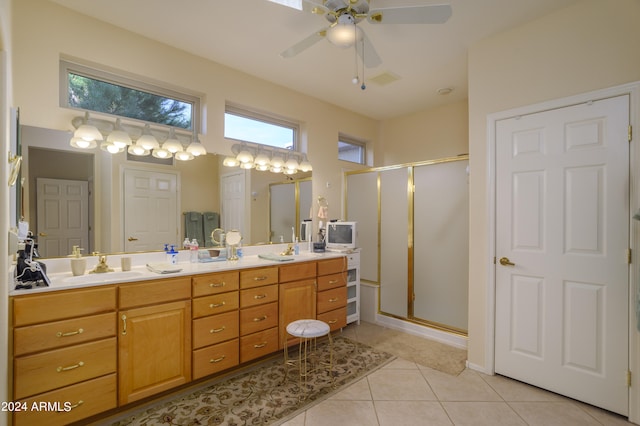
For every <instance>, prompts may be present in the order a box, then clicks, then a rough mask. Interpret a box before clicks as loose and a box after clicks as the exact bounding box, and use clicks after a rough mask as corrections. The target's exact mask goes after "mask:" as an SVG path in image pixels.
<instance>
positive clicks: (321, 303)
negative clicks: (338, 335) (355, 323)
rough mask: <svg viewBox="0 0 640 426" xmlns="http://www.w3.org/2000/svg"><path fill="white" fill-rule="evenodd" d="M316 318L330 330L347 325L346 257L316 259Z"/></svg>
mask: <svg viewBox="0 0 640 426" xmlns="http://www.w3.org/2000/svg"><path fill="white" fill-rule="evenodd" d="M317 280H318V297H317V314H318V316H317V318H318V319H319V320H322V321H324V322H326V323H327V324H329V327H331V331H335V330H339V329H341V328H343V327H345V326H346V325H347V258H346V257H338V258H334V259H326V260H320V261H318V278H317Z"/></svg>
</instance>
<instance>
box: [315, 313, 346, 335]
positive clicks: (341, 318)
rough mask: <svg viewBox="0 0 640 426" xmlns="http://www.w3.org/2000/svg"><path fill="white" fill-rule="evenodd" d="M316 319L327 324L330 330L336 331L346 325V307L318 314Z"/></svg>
mask: <svg viewBox="0 0 640 426" xmlns="http://www.w3.org/2000/svg"><path fill="white" fill-rule="evenodd" d="M318 319H319V320H320V321H324V322H326V323H327V324H329V327H331V331H336V330H339V329H341V328H342V327H346V326H347V308H346V307H344V308H338V309H334V310H333V311H329V312H324V313H322V314H318Z"/></svg>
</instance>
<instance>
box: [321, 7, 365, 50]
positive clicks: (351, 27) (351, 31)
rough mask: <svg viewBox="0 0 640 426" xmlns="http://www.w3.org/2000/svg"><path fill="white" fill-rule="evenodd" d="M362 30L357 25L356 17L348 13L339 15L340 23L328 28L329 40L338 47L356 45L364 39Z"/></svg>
mask: <svg viewBox="0 0 640 426" xmlns="http://www.w3.org/2000/svg"><path fill="white" fill-rule="evenodd" d="M362 37H363V35H362V30H361V29H360V28H359V27H358V26H357V25H356V22H355V19H354V18H353V16H351V15H350V14H348V13H345V14H342V15H340V16H339V17H338V23H337V24H335V25H333V26H332V27H330V28H329V29H328V30H327V40H329V41H330V42H331V44H334V45H336V46H338V47H342V48H345V49H346V48H347V47H352V46H354V45H355V44H356V43H357V42H359V41H360V40H362Z"/></svg>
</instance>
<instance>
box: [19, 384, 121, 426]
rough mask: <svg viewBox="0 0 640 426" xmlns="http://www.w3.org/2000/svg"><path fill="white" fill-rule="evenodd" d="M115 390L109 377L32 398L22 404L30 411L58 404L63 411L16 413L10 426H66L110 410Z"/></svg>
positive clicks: (115, 401)
mask: <svg viewBox="0 0 640 426" xmlns="http://www.w3.org/2000/svg"><path fill="white" fill-rule="evenodd" d="M116 387H117V379H116V375H115V374H110V375H108V376H104V377H99V378H97V379H93V380H89V381H87V382H82V383H78V384H77V385H71V386H67V387H65V388H62V389H58V390H55V391H51V392H47V393H43V394H40V395H37V396H34V397H32V398H29V399H26V400H23V401H21V402H25V403H26V404H27V407H29V408H31V407H32V406H33V404H39V403H49V404H51V403H52V402H54V403H55V402H57V403H58V404H60V405H61V407H60V408H61V409H62V410H63V411H55V410H51V409H49V410H43V411H35V410H29V411H20V412H16V413H15V414H14V416H13V424H14V426H23V425H26V426H28V425H68V424H70V423H73V422H76V421H78V420H82V419H85V418H87V417H91V416H93V415H95V414H98V413H102V412H104V411H107V410H111V409H112V408H116V405H117V396H116V391H117V389H116ZM65 404H68V405H65Z"/></svg>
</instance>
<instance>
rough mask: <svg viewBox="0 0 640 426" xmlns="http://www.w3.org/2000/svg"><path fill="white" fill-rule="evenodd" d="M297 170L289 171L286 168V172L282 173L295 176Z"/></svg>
mask: <svg viewBox="0 0 640 426" xmlns="http://www.w3.org/2000/svg"><path fill="white" fill-rule="evenodd" d="M296 171H297V170H296V169H287V168H285V169H284V170H282V173H284V174H285V175H293V174H295V173H296Z"/></svg>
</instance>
